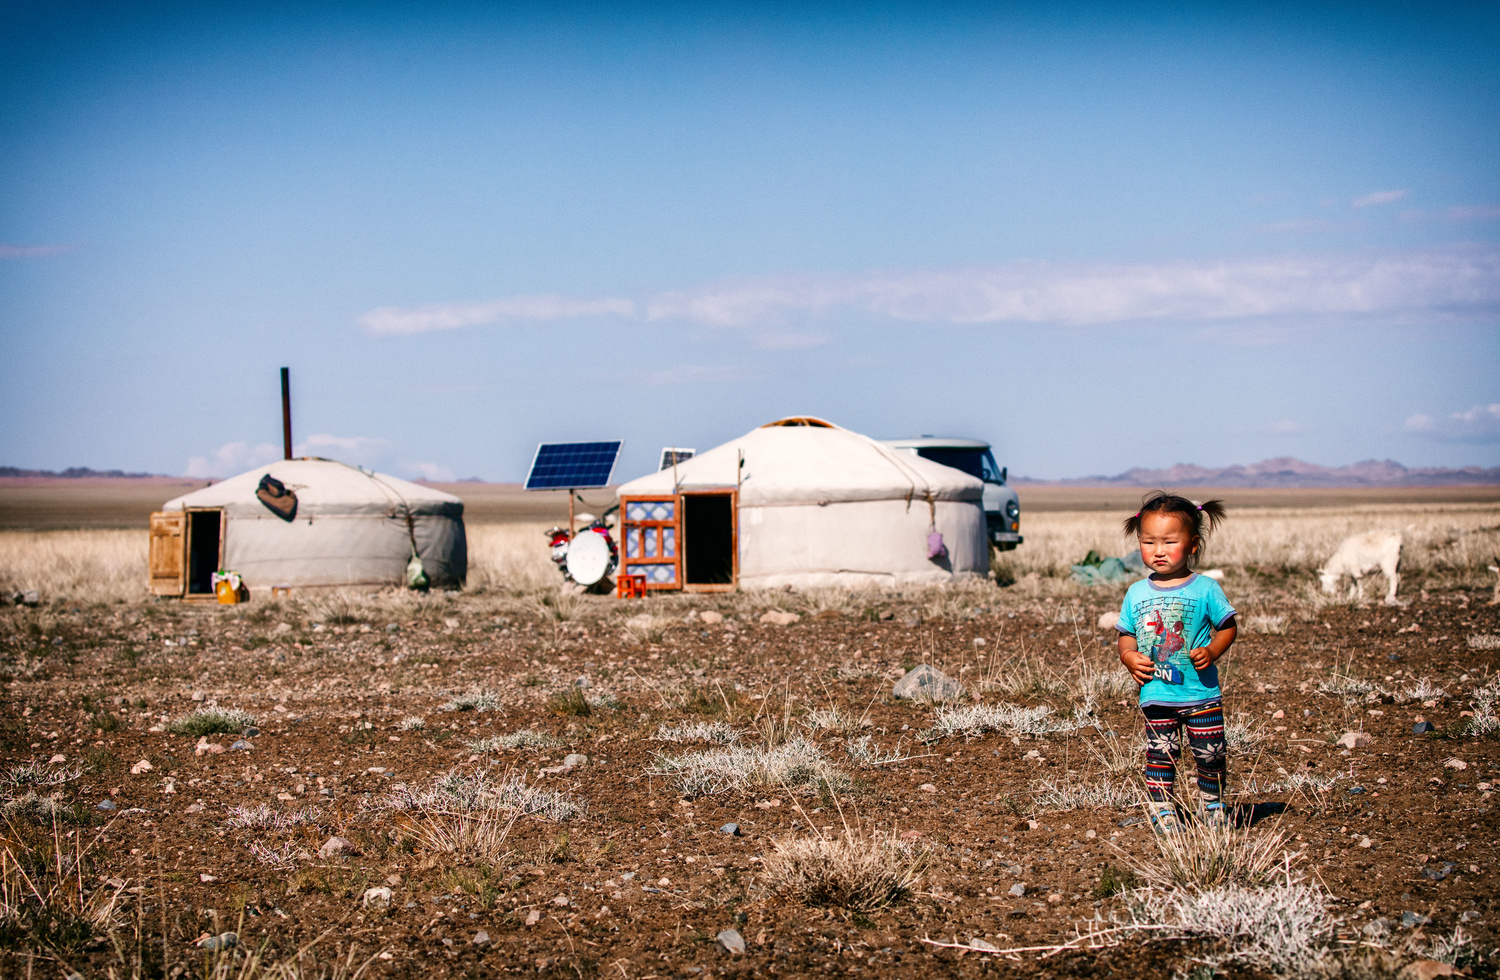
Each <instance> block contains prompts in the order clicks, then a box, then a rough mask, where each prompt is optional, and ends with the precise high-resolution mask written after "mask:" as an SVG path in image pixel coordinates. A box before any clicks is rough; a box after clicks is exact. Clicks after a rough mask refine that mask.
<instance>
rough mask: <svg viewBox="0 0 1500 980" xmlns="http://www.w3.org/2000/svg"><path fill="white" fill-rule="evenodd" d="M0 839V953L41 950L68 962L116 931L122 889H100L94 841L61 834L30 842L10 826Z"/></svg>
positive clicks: (56, 831)
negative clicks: (99, 939)
mask: <svg viewBox="0 0 1500 980" xmlns="http://www.w3.org/2000/svg"><path fill="white" fill-rule="evenodd" d="M7 830H8V832H7V833H6V834H5V835H4V837H3V839H0V949H38V948H40V949H42V950H46V951H47V952H48V953H49V954H50V955H51V956H52V957H68V958H70V959H71V957H72V956H73V955H74V954H76V953H79V952H81V951H82V950H83V949H85V948H86V947H87V946H89V945H91V944H92V943H93V942H94V941H95V939H97V938H98V937H101V936H103V935H105V934H107V933H108V932H110V931H111V930H112V929H114V928H117V927H118V926H119V924H120V923H119V922H118V921H117V920H118V918H119V904H120V901H121V896H122V893H123V892H124V884H123V883H120V884H119V885H118V887H116V886H111V885H109V884H101V883H99V880H98V878H97V871H96V869H95V867H94V861H93V854H92V852H93V850H94V847H95V846H96V845H97V844H98V843H99V838H98V837H96V838H94V840H93V841H92V842H91V843H89V844H88V845H87V846H85V845H84V843H83V835H82V834H81V833H75V832H69V833H68V834H66V835H65V834H64V833H63V831H62V829H61V827H60V826H59V824H58V823H57V822H56V821H55V820H54V821H53V822H52V825H51V834H50V836H49V837H48V838H47V839H46V840H44V841H40V842H32V841H30V840H29V839H28V835H26V834H23V833H18V832H17V830H18V828H16V827H14V826H10V827H8V828H7Z"/></svg>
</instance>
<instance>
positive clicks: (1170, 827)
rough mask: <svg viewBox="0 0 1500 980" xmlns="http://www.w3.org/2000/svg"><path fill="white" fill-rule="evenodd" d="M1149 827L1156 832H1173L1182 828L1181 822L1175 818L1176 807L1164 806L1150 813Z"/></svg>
mask: <svg viewBox="0 0 1500 980" xmlns="http://www.w3.org/2000/svg"><path fill="white" fill-rule="evenodd" d="M1151 829H1152V830H1155V831H1156V832H1157V833H1158V834H1175V833H1177V832H1178V831H1179V830H1181V829H1182V822H1181V821H1180V820H1178V819H1177V808H1176V807H1173V806H1164V807H1162V808H1161V809H1160V810H1158V811H1156V812H1155V813H1153V814H1151Z"/></svg>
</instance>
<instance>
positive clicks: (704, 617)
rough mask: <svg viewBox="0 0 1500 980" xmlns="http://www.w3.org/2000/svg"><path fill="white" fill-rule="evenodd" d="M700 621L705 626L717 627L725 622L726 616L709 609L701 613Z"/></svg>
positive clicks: (699, 615)
mask: <svg viewBox="0 0 1500 980" xmlns="http://www.w3.org/2000/svg"><path fill="white" fill-rule="evenodd" d="M698 619H699V621H701V622H702V623H703V624H704V625H705V626H717V625H719V624H720V623H722V622H724V614H723V613H721V612H715V611H714V610H712V609H708V610H705V611H703V612H701V613H699V614H698Z"/></svg>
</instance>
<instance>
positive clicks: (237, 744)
mask: <svg viewBox="0 0 1500 980" xmlns="http://www.w3.org/2000/svg"><path fill="white" fill-rule="evenodd" d="M229 747H230V748H231V749H233V750H234V751H236V752H249V751H250V750H251V749H253V748H255V746H253V745H251V744H250V743H249V742H247V741H245V740H244V739H242V738H237V739H235V740H234V744H233V745H231V746H229Z"/></svg>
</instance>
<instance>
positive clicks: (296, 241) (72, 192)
mask: <svg viewBox="0 0 1500 980" xmlns="http://www.w3.org/2000/svg"><path fill="white" fill-rule="evenodd" d="M1199 6H1200V5H1181V6H1167V5H1155V6H1147V5H1142V6H1139V7H1137V8H1135V9H1134V10H1133V11H1131V12H1128V13H1127V12H1122V10H1121V9H1120V7H1119V6H1117V5H1099V6H1090V5H1087V4H1075V5H1070V6H1069V7H1068V8H1067V9H1064V8H1063V7H1062V6H1061V5H1024V4H1018V5H1007V6H1003V7H1002V6H988V5H982V4H965V5H954V6H948V7H943V6H940V5H932V4H922V5H915V4H910V5H908V4H879V5H875V4H869V5H853V4H848V5H828V6H822V7H816V8H809V7H807V6H803V5H781V6H760V7H754V6H748V5H722V6H708V5H687V4H683V5H655V6H652V5H636V6H632V7H624V6H616V7H608V6H604V5H587V6H578V7H573V8H567V7H564V6H561V5H550V4H549V5H545V6H540V5H539V6H536V7H526V6H524V5H495V7H493V8H492V7H490V6H487V5H477V4H476V5H458V4H454V5H447V6H441V7H439V8H437V9H434V8H433V7H432V6H431V5H424V6H420V7H419V6H405V5H399V4H386V5H377V4H347V5H317V4H306V5H284V6H274V5H268V4H264V5H263V4H254V5H251V4H242V5H228V4H197V5H151V4H138V5H118V4H114V5H82V4H67V3H59V4H14V3H12V4H5V5H3V6H0V146H3V150H4V152H3V154H0V331H3V335H0V344H3V349H4V350H5V356H4V357H3V358H0V412H3V414H4V416H5V418H6V419H7V424H6V425H5V426H3V427H0V463H6V464H10V465H19V466H26V467H42V468H61V467H65V466H70V465H88V466H94V467H97V468H107V467H120V468H125V469H130V470H150V471H154V472H165V473H183V472H189V473H193V474H195V475H229V474H232V473H234V472H238V471H239V470H242V469H244V468H246V467H248V466H249V465H251V464H253V463H256V462H259V461H261V460H262V459H263V458H265V457H266V456H268V455H270V456H275V455H279V438H280V419H279V404H278V398H279V392H278V387H277V368H279V367H280V366H281V365H284V364H285V365H290V366H291V368H292V379H293V396H294V403H295V406H294V407H295V413H296V418H295V423H296V430H297V436H298V443H299V450H301V451H304V452H309V453H314V454H317V455H327V456H333V457H336V458H342V459H345V460H348V461H350V462H359V463H363V464H365V465H373V466H377V467H379V468H382V469H386V470H388V471H391V472H395V473H397V474H400V475H404V476H421V475H427V476H430V477H433V478H451V477H466V476H471V475H478V476H482V477H485V478H488V479H496V480H516V479H520V478H521V477H522V476H523V475H524V473H525V470H526V467H527V465H528V463H529V461H530V457H531V454H532V452H533V451H534V449H535V446H536V444H537V443H538V442H539V441H543V440H546V441H555V440H570V439H598V438H624V439H625V440H626V449H625V454H624V456H623V458H622V461H621V467H620V470H619V471H618V473H619V475H620V476H623V477H629V476H634V475H638V474H639V473H641V472H643V471H645V470H646V469H649V468H650V466H651V462H652V460H653V459H654V457H655V455H656V453H657V451H658V449H659V447H661V446H662V445H668V444H675V445H686V446H695V447H697V448H700V449H704V448H708V447H710V446H712V445H715V444H717V443H719V442H722V441H724V440H725V439H728V438H731V437H733V436H735V435H737V434H739V433H741V432H743V431H745V430H746V429H749V428H751V427H752V426H754V425H756V424H758V423H760V422H763V421H767V420H769V419H772V418H775V417H778V416H781V415H787V414H794V413H810V414H818V415H822V416H824V417H827V418H830V419H832V420H834V421H836V422H838V423H840V424H842V425H845V426H847V427H849V428H853V429H856V430H858V431H862V432H866V433H868V434H870V435H875V436H879V437H895V436H903V435H911V434H916V433H939V434H951V435H971V436H979V437H982V438H988V439H990V440H991V441H992V442H993V443H994V444H995V446H996V455H997V457H999V458H1000V460H1001V462H1002V463H1003V464H1006V465H1008V466H1009V467H1010V469H1011V471H1012V472H1014V473H1023V474H1027V475H1032V476H1038V477H1060V476H1078V475H1083V474H1088V473H1112V472H1118V471H1120V470H1123V469H1126V468H1128V467H1130V466H1163V465H1170V464H1172V463H1175V462H1195V463H1200V464H1203V465H1224V464H1230V463H1238V462H1251V461H1254V460H1258V459H1262V458H1265V457H1269V456H1278V455H1294V456H1298V457H1301V458H1304V459H1308V460H1311V461H1314V462H1319V463H1325V464H1329V465H1339V464H1345V463H1349V462H1353V461H1356V460H1360V459H1366V458H1371V457H1377V458H1386V457H1389V458H1394V459H1397V460H1400V461H1401V462H1404V463H1406V464H1408V465H1467V464H1480V465H1486V466H1493V465H1497V464H1500V70H1497V68H1496V64H1497V59H1495V57H1494V54H1493V53H1494V51H1495V50H1500V13H1497V11H1496V8H1494V7H1493V6H1488V7H1486V6H1481V5H1473V6H1458V7H1443V6H1437V5H1424V6H1422V7H1420V8H1418V7H1415V6H1412V7H1396V6H1378V5H1371V6H1363V7H1359V8H1357V9H1356V8H1355V7H1354V6H1353V5H1337V6H1327V7H1317V6H1314V5H1291V4H1287V5H1280V6H1258V7H1257V8H1256V9H1254V10H1241V11H1233V10H1228V9H1199Z"/></svg>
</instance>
